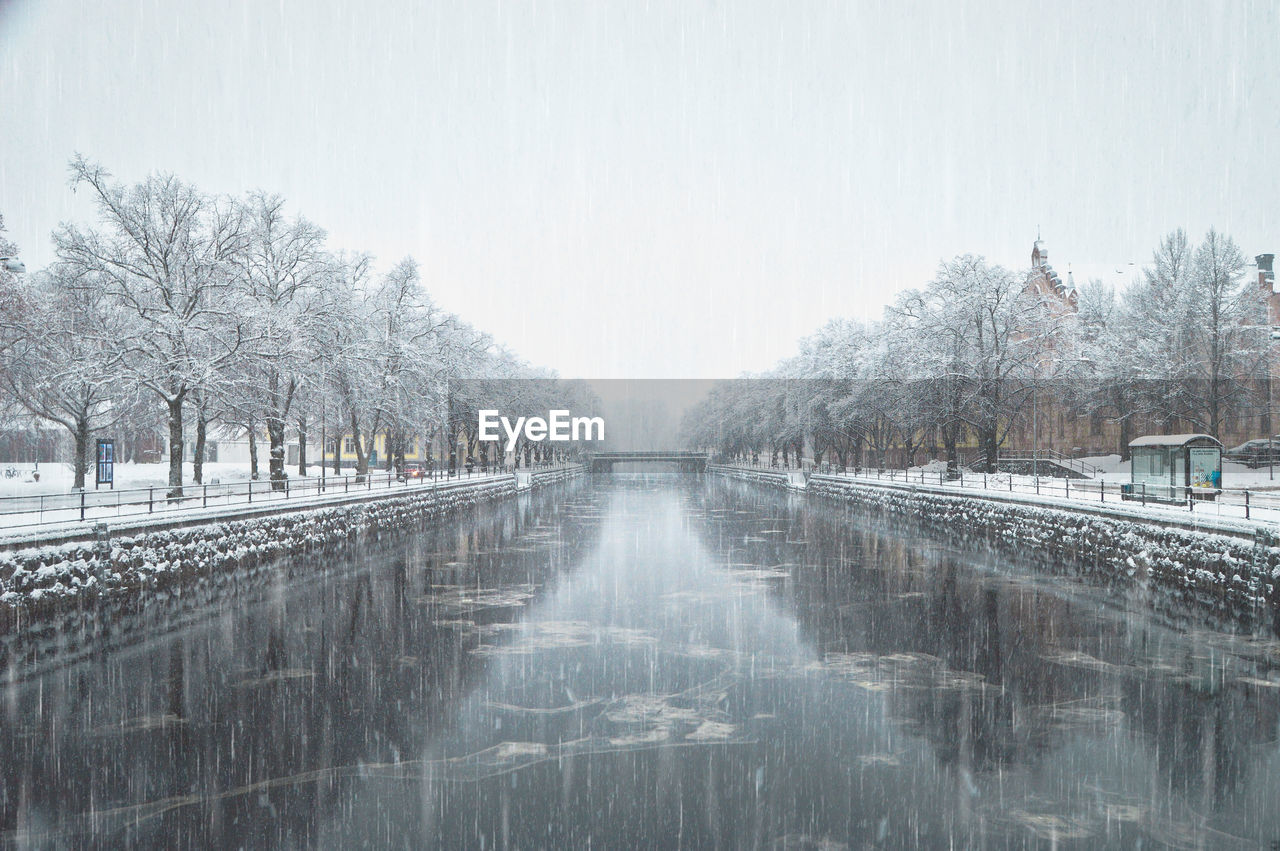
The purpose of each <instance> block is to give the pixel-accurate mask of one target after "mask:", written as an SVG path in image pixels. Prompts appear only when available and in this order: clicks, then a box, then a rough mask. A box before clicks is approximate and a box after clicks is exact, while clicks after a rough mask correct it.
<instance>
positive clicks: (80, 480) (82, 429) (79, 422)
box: [71, 417, 96, 490]
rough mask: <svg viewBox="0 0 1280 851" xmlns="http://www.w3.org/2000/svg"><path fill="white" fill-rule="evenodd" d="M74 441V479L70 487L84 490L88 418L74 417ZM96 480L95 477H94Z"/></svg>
mask: <svg viewBox="0 0 1280 851" xmlns="http://www.w3.org/2000/svg"><path fill="white" fill-rule="evenodd" d="M74 437H75V440H76V461H75V479H73V480H72V482H71V486H72V487H73V488H76V489H77V490H83V489H84V479H85V472H86V471H87V470H88V467H89V418H88V417H76V430H75V434H74ZM95 478H96V476H95Z"/></svg>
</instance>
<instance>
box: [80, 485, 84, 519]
mask: <svg viewBox="0 0 1280 851" xmlns="http://www.w3.org/2000/svg"><path fill="white" fill-rule="evenodd" d="M80 519H81V520H84V489H83V488H82V489H81V490H80Z"/></svg>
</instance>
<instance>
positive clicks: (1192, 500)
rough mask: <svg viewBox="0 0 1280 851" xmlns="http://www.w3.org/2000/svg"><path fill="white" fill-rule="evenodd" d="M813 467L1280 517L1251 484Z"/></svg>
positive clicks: (1278, 503)
mask: <svg viewBox="0 0 1280 851" xmlns="http://www.w3.org/2000/svg"><path fill="white" fill-rule="evenodd" d="M815 472H823V473H826V474H828V475H835V476H840V477H843V478H849V479H863V480H870V481H887V482H901V483H904V484H922V485H932V486H935V487H944V488H951V487H954V488H955V489H957V490H977V491H998V492H1003V493H1013V494H1027V495H1036V496H1052V497H1058V498H1062V499H1070V500H1081V501H1086V502H1096V503H1107V502H1113V503H1120V502H1125V503H1128V504H1138V505H1141V506H1144V507H1146V506H1156V507H1162V508H1165V509H1169V510H1175V511H1184V510H1185V511H1192V512H1199V513H1202V514H1212V515H1215V516H1219V517H1227V518H1236V519H1242V520H1262V521H1266V522H1271V523H1277V522H1280V492H1276V491H1270V490H1252V489H1248V488H1198V487H1193V486H1183V485H1179V486H1174V485H1148V484H1146V483H1143V482H1137V483H1130V482H1108V481H1105V480H1093V481H1087V480H1081V479H1067V478H1058V477H1051V476H1018V475H1010V474H1008V473H973V472H966V471H964V470H959V471H957V476H956V477H955V478H953V479H949V478H947V475H946V472H945V471H943V470H939V471H936V472H933V471H926V470H889V469H854V470H849V469H846V468H842V467H835V466H832V465H821V466H820V467H819V468H818V469H817V470H815Z"/></svg>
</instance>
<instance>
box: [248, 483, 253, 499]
mask: <svg viewBox="0 0 1280 851" xmlns="http://www.w3.org/2000/svg"><path fill="white" fill-rule="evenodd" d="M249 504H250V505H252V504H253V479H250V480H249Z"/></svg>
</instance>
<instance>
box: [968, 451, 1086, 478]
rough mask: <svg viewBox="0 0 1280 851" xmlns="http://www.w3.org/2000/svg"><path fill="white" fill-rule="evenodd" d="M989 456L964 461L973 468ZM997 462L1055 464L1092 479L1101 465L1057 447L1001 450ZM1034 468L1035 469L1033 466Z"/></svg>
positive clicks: (981, 463)
mask: <svg viewBox="0 0 1280 851" xmlns="http://www.w3.org/2000/svg"><path fill="white" fill-rule="evenodd" d="M986 461H987V456H986V455H985V454H981V453H980V454H978V455H974V456H972V457H971V458H969V459H967V460H965V461H964V466H966V467H969V468H970V469H973V468H974V467H985V466H986ZM996 464H997V465H999V464H1031V465H1036V464H1053V465H1056V466H1058V467H1063V468H1065V469H1067V470H1070V471H1072V472H1074V473H1079V474H1080V475H1082V476H1087V477H1088V478H1090V479H1093V478H1097V476H1098V473H1099V471H1100V470H1101V468H1100V467H1098V466H1097V465H1094V464H1090V463H1089V462H1088V461H1082V460H1080V459H1079V458H1072V457H1071V456H1070V455H1064V454H1063V453H1061V452H1059V451H1057V450H1056V449H1041V450H1040V451H1038V452H1036V451H1028V450H1019V451H1017V452H1014V451H1007V450H1003V449H1002V450H1000V452H999V453H998V454H997V455H996ZM1032 469H1035V467H1034V466H1033V467H1032Z"/></svg>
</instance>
